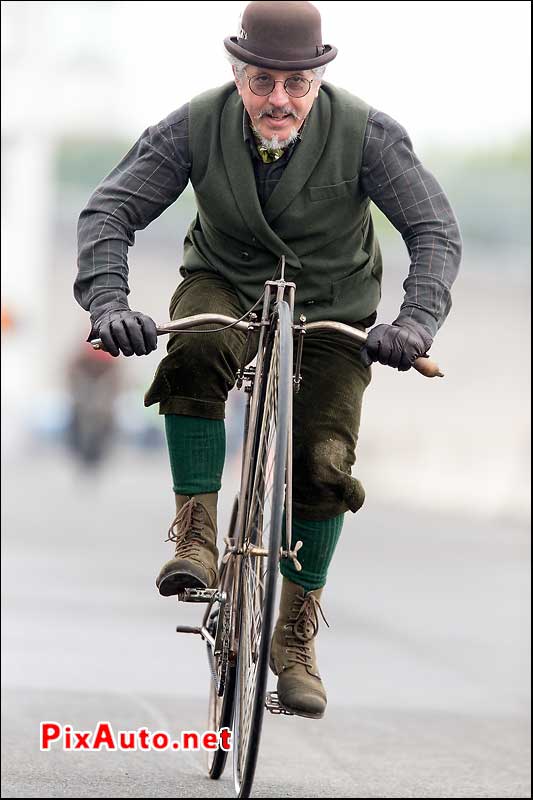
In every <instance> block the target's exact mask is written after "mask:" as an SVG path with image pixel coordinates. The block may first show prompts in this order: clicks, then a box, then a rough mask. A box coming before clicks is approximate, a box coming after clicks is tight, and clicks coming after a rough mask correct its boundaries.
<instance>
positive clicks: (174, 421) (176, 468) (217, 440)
mask: <svg viewBox="0 0 533 800" xmlns="http://www.w3.org/2000/svg"><path fill="white" fill-rule="evenodd" d="M165 433H166V437H167V445H168V454H169V457H170V468H171V470H172V480H173V484H174V486H173V488H174V492H175V493H176V494H185V495H189V496H192V495H196V494H207V493H208V492H218V491H219V489H220V486H221V482H222V470H223V469H224V459H225V456H226V430H225V427H224V420H222V419H202V418H201V417H185V416H182V415H178V414H165Z"/></svg>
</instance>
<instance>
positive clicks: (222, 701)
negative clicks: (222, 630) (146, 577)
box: [207, 498, 238, 780]
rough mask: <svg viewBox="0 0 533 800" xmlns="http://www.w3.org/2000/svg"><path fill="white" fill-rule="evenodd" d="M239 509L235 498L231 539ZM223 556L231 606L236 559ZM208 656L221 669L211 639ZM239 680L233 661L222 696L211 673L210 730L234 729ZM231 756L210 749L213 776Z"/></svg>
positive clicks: (216, 776) (223, 587) (209, 765)
mask: <svg viewBox="0 0 533 800" xmlns="http://www.w3.org/2000/svg"><path fill="white" fill-rule="evenodd" d="M237 512H238V498H236V499H235V502H234V504H233V510H232V513H231V519H230V524H229V529H228V539H232V538H233V536H234V532H235V523H236V521H237ZM224 555H225V554H224ZM223 559H224V556H223V557H222V561H221V568H220V570H219V575H220V582H219V586H220V589H221V590H223V591H225V592H226V594H227V600H226V608H229V609H231V602H232V597H231V589H232V587H233V577H232V571H233V562H232V560H231V559H230V560H229V561H227V562H226V563H225V564H224V563H223ZM219 611H220V607H219ZM217 624H218V618H217V619H216V620H214V619H213V620H212V621H211V630H210V632H211V633H212V635H214V633H215V631H216V625H217ZM232 624H233V619H232V615H230V620H229V626H230V630H229V631H228V636H229V637H231V633H232V631H231V625H232ZM208 629H209V625H208ZM207 657H208V661H209V664H210V667H211V669H212V668H213V665H214V668H215V671H217V669H218V666H219V663H218V661H217V657H216V656H215V654H214V653H213V652H212V648H211V645H210V644H209V643H207ZM235 682H236V666H235V663H229V664H228V666H227V673H226V678H225V686H224V691H223V694H222V696H219V693H218V691H217V688H218V687H217V683H216V680H215V676H214V675H211V677H210V686H209V705H208V722H207V729H208V730H210V731H216V732H220V731H221V730H222V729H223V728H229V729H231V725H232V722H233V712H234V708H235ZM227 758H228V751H227V750H223V749H222V748H218V749H217V750H210V751H208V752H207V770H208V773H209V777H210V778H211V780H218V779H219V778H220V776H221V775H222V773H223V772H224V769H225V767H226V762H227Z"/></svg>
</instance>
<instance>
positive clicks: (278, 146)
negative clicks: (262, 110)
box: [253, 128, 298, 150]
mask: <svg viewBox="0 0 533 800" xmlns="http://www.w3.org/2000/svg"><path fill="white" fill-rule="evenodd" d="M253 131H254V133H255V134H256V136H257V138H258V139H259V141H260V142H261V144H262V145H263V147H266V149H267V150H283V149H284V148H285V147H288V146H289V145H290V144H292V143H293V142H295V141H296V140H297V139H298V129H297V128H292V129H291V132H290V134H289V136H288V137H287V138H286V139H279V138H278V137H277V136H273V137H272V139H266V138H265V137H264V136H263V135H262V134H261V133H260V132H259V131H258V130H257V128H253Z"/></svg>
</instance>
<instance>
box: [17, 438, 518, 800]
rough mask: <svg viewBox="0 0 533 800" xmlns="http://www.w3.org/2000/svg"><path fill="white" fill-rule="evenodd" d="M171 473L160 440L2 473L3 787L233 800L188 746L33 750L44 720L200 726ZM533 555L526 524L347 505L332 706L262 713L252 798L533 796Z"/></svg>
mask: <svg viewBox="0 0 533 800" xmlns="http://www.w3.org/2000/svg"><path fill="white" fill-rule="evenodd" d="M167 484H168V479H167V464H166V455H164V454H163V455H161V454H154V455H152V456H148V457H146V456H143V457H142V458H141V456H140V455H139V454H137V453H136V452H126V453H121V454H117V456H116V457H115V460H114V462H113V463H110V464H109V466H108V468H107V470H106V471H105V472H104V473H103V474H102V475H101V476H100V479H99V480H98V479H97V480H95V481H92V480H89V479H88V478H87V477H84V476H83V475H80V474H78V473H77V472H76V470H75V469H73V467H72V465H70V464H69V463H68V462H67V461H65V460H64V459H63V458H61V457H59V455H54V454H49V453H45V452H42V453H36V454H34V455H33V457H32V458H31V459H29V458H24V459H21V460H20V462H19V463H10V464H9V469H8V470H5V477H4V505H3V511H2V513H3V529H4V551H3V555H4V558H3V592H4V601H3V609H4V610H3V687H4V697H3V713H4V719H3V733H2V736H3V752H2V757H3V767H2V769H3V792H2V794H3V796H5V797H23V796H24V797H104V796H107V797H175V796H176V795H178V796H189V797H231V796H232V783H231V774H230V772H228V774H227V775H225V776H224V778H223V779H222V781H220V782H218V783H213V782H210V781H208V780H207V779H206V778H205V772H204V770H203V764H202V757H201V756H199V755H197V754H193V753H180V754H179V755H178V754H175V753H172V754H167V753H121V754H112V753H105V752H101V753H91V754H87V755H83V754H78V753H65V752H62V751H61V750H54V751H52V752H50V753H40V752H39V749H38V723H39V721H40V720H42V719H51V720H56V721H59V722H63V723H65V724H66V723H69V724H71V725H72V726H73V727H74V728H75V729H78V730H89V729H92V728H93V727H94V725H95V724H96V722H97V721H98V720H101V719H104V720H109V721H110V722H111V724H112V725H113V727H114V728H115V729H116V730H131V729H136V728H138V727H143V726H144V727H147V728H149V729H151V730H154V729H155V726H157V728H159V729H162V730H168V731H169V732H175V733H178V732H179V731H181V730H186V729H194V728H196V729H203V728H204V727H205V715H204V702H205V691H206V684H207V666H206V662H205V655H204V652H203V651H202V647H201V644H200V643H199V641H198V640H197V639H196V638H195V639H192V638H191V639H189V638H185V637H178V636H177V635H176V634H174V633H173V627H174V625H175V624H176V622H177V621H178V619H179V620H180V621H182V622H183V623H184V624H187V623H189V624H194V622H195V621H196V619H197V616H198V610H197V609H194V608H190V607H183V606H182V607H180V608H178V607H177V606H176V604H175V602H174V601H173V600H163V599H161V598H159V597H158V596H157V594H156V592H155V590H154V588H153V580H154V577H155V574H156V573H157V571H158V569H159V566H160V563H161V562H162V561H163V560H164V559H166V558H167V556H168V547H169V545H168V544H167V545H164V544H163V542H162V540H163V538H164V530H165V526H166V525H168V521H169V517H170V513H171V506H170V503H171V499H170V495H169V493H168V492H166V491H165V489H164V487H165V486H166V485H167ZM225 485H226V486H227V487H228V488H227V489H226V490H225V492H224V497H223V503H222V514H221V516H222V517H223V518H224V516H226V515H227V512H228V508H229V505H230V503H231V499H232V491H231V487H230V486H229V482H227V483H226V484H225ZM528 558H529V544H528V531H527V530H526V529H525V528H524V527H521V526H520V525H519V524H518V523H510V522H505V521H503V520H501V521H494V522H492V523H488V522H486V521H485V522H481V521H476V520H472V519H467V518H465V517H444V516H439V517H437V518H436V519H432V520H429V519H428V517H427V515H424V514H422V513H418V514H417V513H414V512H412V511H408V510H405V509H404V510H402V509H399V508H394V509H392V508H391V509H384V508H378V507H375V506H373V505H372V503H371V502H370V503H369V504H368V505H367V506H366V508H365V510H364V511H363V512H361V513H360V514H359V515H357V516H356V517H351V518H350V520H349V524H347V525H346V527H345V530H344V532H343V536H342V538H341V543H340V545H339V550H338V554H337V557H336V559H335V561H334V564H333V567H332V570H331V574H330V581H329V591H327V592H326V593H325V597H324V608H325V613H326V616H327V618H328V620H329V622H330V624H331V628H330V629H329V630H328V629H326V628H325V627H324V628H323V630H322V631H321V634H320V639H319V646H318V652H319V657H320V665H321V669H322V672H323V675H324V679H325V682H326V685H327V688H328V692H329V702H330V705H329V709H328V714H327V716H326V717H325V719H324V720H322V721H318V722H316V721H308V720H302V719H292V718H290V719H289V718H277V717H270V716H269V717H268V718H267V720H266V726H265V733H264V740H263V744H262V751H261V759H260V766H259V771H258V775H257V782H256V796H263V797H319V796H321V797H339V796H343V797H515V798H516V797H528V796H530V786H529V757H528V747H529V719H528V709H529V672H528V668H529V664H528V653H529V642H528V634H527V631H528V630H529V610H528V608H529V570H528Z"/></svg>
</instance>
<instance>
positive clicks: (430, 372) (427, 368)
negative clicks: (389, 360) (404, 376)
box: [413, 358, 444, 378]
mask: <svg viewBox="0 0 533 800" xmlns="http://www.w3.org/2000/svg"><path fill="white" fill-rule="evenodd" d="M413 368H414V369H416V371H417V372H419V373H420V374H421V375H423V376H424V377H425V378H444V372H441V371H440V367H439V365H438V364H437V363H436V362H435V361H432V360H431V358H417V359H416V361H415V363H414V364H413Z"/></svg>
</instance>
